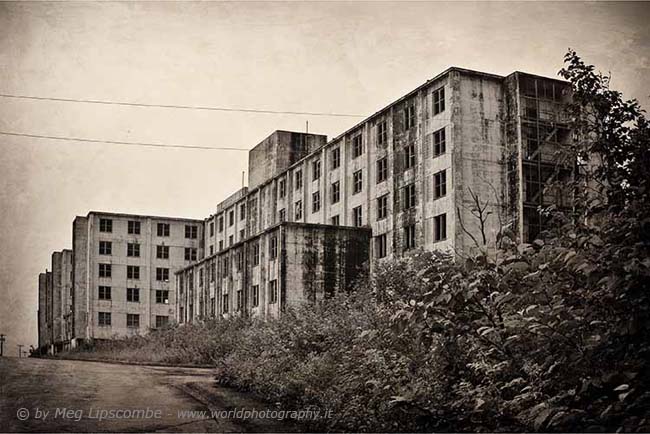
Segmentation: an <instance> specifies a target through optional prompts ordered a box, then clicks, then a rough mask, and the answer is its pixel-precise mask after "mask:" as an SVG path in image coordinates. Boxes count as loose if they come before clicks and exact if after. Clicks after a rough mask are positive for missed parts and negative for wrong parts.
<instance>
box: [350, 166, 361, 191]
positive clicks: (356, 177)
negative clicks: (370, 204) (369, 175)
mask: <svg viewBox="0 0 650 434" xmlns="http://www.w3.org/2000/svg"><path fill="white" fill-rule="evenodd" d="M362 189H363V171H362V170H357V171H356V172H354V174H352V194H357V193H360V192H361V190H362Z"/></svg>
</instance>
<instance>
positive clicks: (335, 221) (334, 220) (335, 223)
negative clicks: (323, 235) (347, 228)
mask: <svg viewBox="0 0 650 434" xmlns="http://www.w3.org/2000/svg"><path fill="white" fill-rule="evenodd" d="M331 221H332V225H333V226H338V225H339V224H340V223H341V219H340V218H339V216H338V215H335V216H333V217H332V219H331Z"/></svg>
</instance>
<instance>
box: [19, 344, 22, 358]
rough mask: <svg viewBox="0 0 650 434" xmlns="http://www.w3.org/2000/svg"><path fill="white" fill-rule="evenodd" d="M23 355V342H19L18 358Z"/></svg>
mask: <svg viewBox="0 0 650 434" xmlns="http://www.w3.org/2000/svg"><path fill="white" fill-rule="evenodd" d="M22 357H23V344H18V358H19V359H20V358H22Z"/></svg>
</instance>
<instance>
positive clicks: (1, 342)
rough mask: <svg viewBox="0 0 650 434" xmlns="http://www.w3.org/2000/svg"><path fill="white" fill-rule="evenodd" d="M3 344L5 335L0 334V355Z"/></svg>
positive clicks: (1, 354)
mask: <svg viewBox="0 0 650 434" xmlns="http://www.w3.org/2000/svg"><path fill="white" fill-rule="evenodd" d="M4 346H5V335H2V334H0V357H2V356H3V350H4Z"/></svg>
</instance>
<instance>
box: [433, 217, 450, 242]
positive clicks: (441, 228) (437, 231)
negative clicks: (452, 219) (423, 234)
mask: <svg viewBox="0 0 650 434" xmlns="http://www.w3.org/2000/svg"><path fill="white" fill-rule="evenodd" d="M433 225H434V228H433V241H442V240H445V239H447V214H439V215H437V216H435V217H434V218H433Z"/></svg>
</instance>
